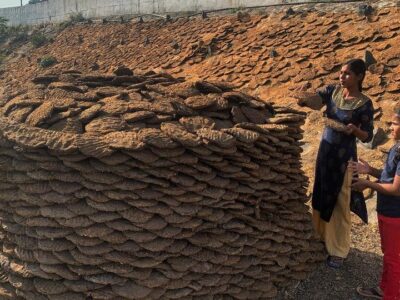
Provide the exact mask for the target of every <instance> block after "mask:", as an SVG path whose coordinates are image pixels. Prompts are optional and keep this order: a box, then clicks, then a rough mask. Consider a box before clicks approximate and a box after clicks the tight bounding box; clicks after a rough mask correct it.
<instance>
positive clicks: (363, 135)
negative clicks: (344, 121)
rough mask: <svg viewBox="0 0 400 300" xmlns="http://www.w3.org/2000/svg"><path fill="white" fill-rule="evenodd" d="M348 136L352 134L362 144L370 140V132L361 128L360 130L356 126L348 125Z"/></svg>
mask: <svg viewBox="0 0 400 300" xmlns="http://www.w3.org/2000/svg"><path fill="white" fill-rule="evenodd" d="M346 133H347V134H349V135H350V134H352V135H354V136H355V137H356V138H358V139H359V140H360V141H361V142H364V141H366V140H367V139H368V137H369V132H368V131H364V130H362V129H360V128H358V127H357V126H356V125H354V124H348V125H347V131H346Z"/></svg>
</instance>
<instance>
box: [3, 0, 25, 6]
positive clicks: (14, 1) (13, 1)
mask: <svg viewBox="0 0 400 300" xmlns="http://www.w3.org/2000/svg"><path fill="white" fill-rule="evenodd" d="M28 2H29V0H22V4H23V5H24V4H27V3H28ZM20 5H21V0H0V8H2V7H12V6H20Z"/></svg>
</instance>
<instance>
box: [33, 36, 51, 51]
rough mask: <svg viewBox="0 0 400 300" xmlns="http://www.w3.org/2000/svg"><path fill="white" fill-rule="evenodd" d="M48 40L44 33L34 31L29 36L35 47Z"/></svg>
mask: <svg viewBox="0 0 400 300" xmlns="http://www.w3.org/2000/svg"><path fill="white" fill-rule="evenodd" d="M47 42H48V40H47V38H46V36H45V35H43V34H42V33H35V34H33V35H32V36H31V43H32V45H33V46H34V47H35V48H39V47H41V46H43V45H44V44H46V43H47Z"/></svg>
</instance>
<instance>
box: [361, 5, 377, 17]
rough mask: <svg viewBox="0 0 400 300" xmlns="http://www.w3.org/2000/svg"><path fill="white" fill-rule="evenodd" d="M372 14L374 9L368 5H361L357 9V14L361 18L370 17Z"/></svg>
mask: <svg viewBox="0 0 400 300" xmlns="http://www.w3.org/2000/svg"><path fill="white" fill-rule="evenodd" d="M373 12H374V8H373V7H372V6H371V5H368V4H361V5H360V6H359V7H358V13H359V14H360V15H362V16H370V15H372V13H373Z"/></svg>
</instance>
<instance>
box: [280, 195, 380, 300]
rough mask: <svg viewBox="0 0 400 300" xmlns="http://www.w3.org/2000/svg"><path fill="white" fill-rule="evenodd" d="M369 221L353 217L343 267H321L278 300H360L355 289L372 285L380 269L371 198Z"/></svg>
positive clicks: (374, 283) (375, 282)
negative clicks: (349, 241)
mask: <svg viewBox="0 0 400 300" xmlns="http://www.w3.org/2000/svg"><path fill="white" fill-rule="evenodd" d="M367 204H368V211H369V217H370V222H369V224H368V225H366V224H363V223H362V222H361V221H359V220H358V219H357V217H356V216H355V215H353V216H352V218H353V226H352V244H351V250H350V254H349V256H348V258H347V259H346V261H345V263H344V265H343V267H342V268H341V269H339V270H335V269H332V268H329V267H327V266H326V265H325V264H324V263H323V264H321V265H320V266H319V267H318V268H317V269H316V270H315V271H314V272H312V273H311V274H310V275H309V277H308V278H307V279H306V280H305V281H303V282H300V283H297V284H295V285H294V286H292V287H290V288H288V289H286V290H285V291H282V293H281V294H280V296H279V298H278V300H317V299H318V300H336V299H337V300H339V299H340V300H343V299H346V300H360V299H363V298H362V297H360V296H358V295H357V292H356V287H357V286H360V285H362V286H376V285H377V284H378V283H379V279H380V272H381V268H382V252H381V249H380V239H379V232H378V224H377V218H376V212H375V199H370V200H368V201H367Z"/></svg>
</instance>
